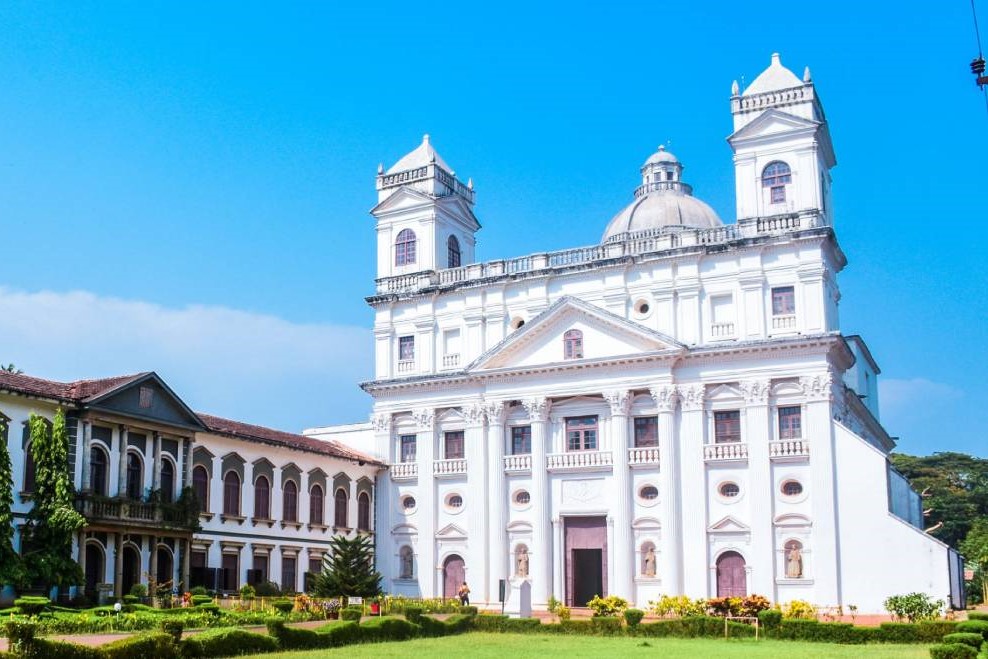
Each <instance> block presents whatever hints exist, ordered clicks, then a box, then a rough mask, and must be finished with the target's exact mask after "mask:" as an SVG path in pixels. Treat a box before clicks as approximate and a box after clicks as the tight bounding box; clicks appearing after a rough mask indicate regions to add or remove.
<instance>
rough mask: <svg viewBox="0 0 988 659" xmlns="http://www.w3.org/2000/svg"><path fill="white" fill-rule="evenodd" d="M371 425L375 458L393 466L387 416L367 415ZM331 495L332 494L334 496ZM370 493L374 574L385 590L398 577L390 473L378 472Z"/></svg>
mask: <svg viewBox="0 0 988 659" xmlns="http://www.w3.org/2000/svg"><path fill="white" fill-rule="evenodd" d="M371 425H372V426H373V428H374V445H375V446H376V447H377V450H378V452H379V455H381V457H382V459H383V460H384V461H385V462H386V463H388V464H389V465H393V464H395V463H397V462H398V460H399V458H400V456H396V455H394V454H393V451H394V441H393V439H392V436H391V429H392V425H391V414H385V413H380V414H373V415H372V416H371ZM333 494H334V495H335V493H333ZM373 494H374V499H373V503H374V510H375V512H376V513H377V514H376V515H375V517H376V519H374V520H371V524H372V525H374V538H375V543H374V561H375V563H376V564H377V571H378V572H380V573H381V574H382V575H383V577H384V579H383V583H382V588H384V590H385V591H388V590H389V589H390V588H389V586H390V584H391V580H392V579H394V578H396V577H398V573H397V572H395V569H394V565H395V562H394V560H392V554H393V553H394V551H393V550H394V545H393V541H392V540H391V537H392V536H391V530H392V527H393V526H394V523H393V522H392V521H391V516H392V515H393V514H394V512H393V511H394V507H395V506H396V505H398V498H397V496H396V488H395V487H394V481H392V480H391V475H390V473H388V472H381V473H379V474H378V475H377V477H376V478H375V479H374V493H373ZM326 500H327V502H330V501H332V500H333V499H332V498H330V496H329V493H327V499H326Z"/></svg>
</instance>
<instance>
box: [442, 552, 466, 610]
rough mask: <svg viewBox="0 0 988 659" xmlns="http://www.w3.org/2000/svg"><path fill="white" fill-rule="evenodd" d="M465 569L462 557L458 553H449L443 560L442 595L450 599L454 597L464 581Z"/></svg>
mask: <svg viewBox="0 0 988 659" xmlns="http://www.w3.org/2000/svg"><path fill="white" fill-rule="evenodd" d="M466 580H467V569H466V564H465V563H464V562H463V558H462V557H461V556H459V555H458V554H451V555H450V556H448V557H447V558H446V560H445V561H443V597H444V598H446V599H452V598H454V597H456V595H457V593H458V592H459V590H460V586H462V585H463V584H464V583H466Z"/></svg>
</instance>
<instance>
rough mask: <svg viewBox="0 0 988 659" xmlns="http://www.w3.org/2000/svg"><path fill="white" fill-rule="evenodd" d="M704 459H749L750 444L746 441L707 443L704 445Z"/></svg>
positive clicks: (713, 460)
mask: <svg viewBox="0 0 988 659" xmlns="http://www.w3.org/2000/svg"><path fill="white" fill-rule="evenodd" d="M703 459H704V460H706V461H707V462H719V461H733V460H747V459H748V445H747V444H745V443H744V442H726V443H724V444H707V445H706V446H704V447H703Z"/></svg>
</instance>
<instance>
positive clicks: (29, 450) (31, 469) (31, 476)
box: [24, 443, 37, 492]
mask: <svg viewBox="0 0 988 659" xmlns="http://www.w3.org/2000/svg"><path fill="white" fill-rule="evenodd" d="M36 472H37V469H36V467H35V466H34V444H33V443H29V444H28V445H27V447H26V448H25V449H24V491H25V492H34V486H35V478H36Z"/></svg>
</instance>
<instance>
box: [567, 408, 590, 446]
mask: <svg viewBox="0 0 988 659" xmlns="http://www.w3.org/2000/svg"><path fill="white" fill-rule="evenodd" d="M566 450H567V451H596V450H597V417H595V416H575V417H569V418H568V419H566Z"/></svg>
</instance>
